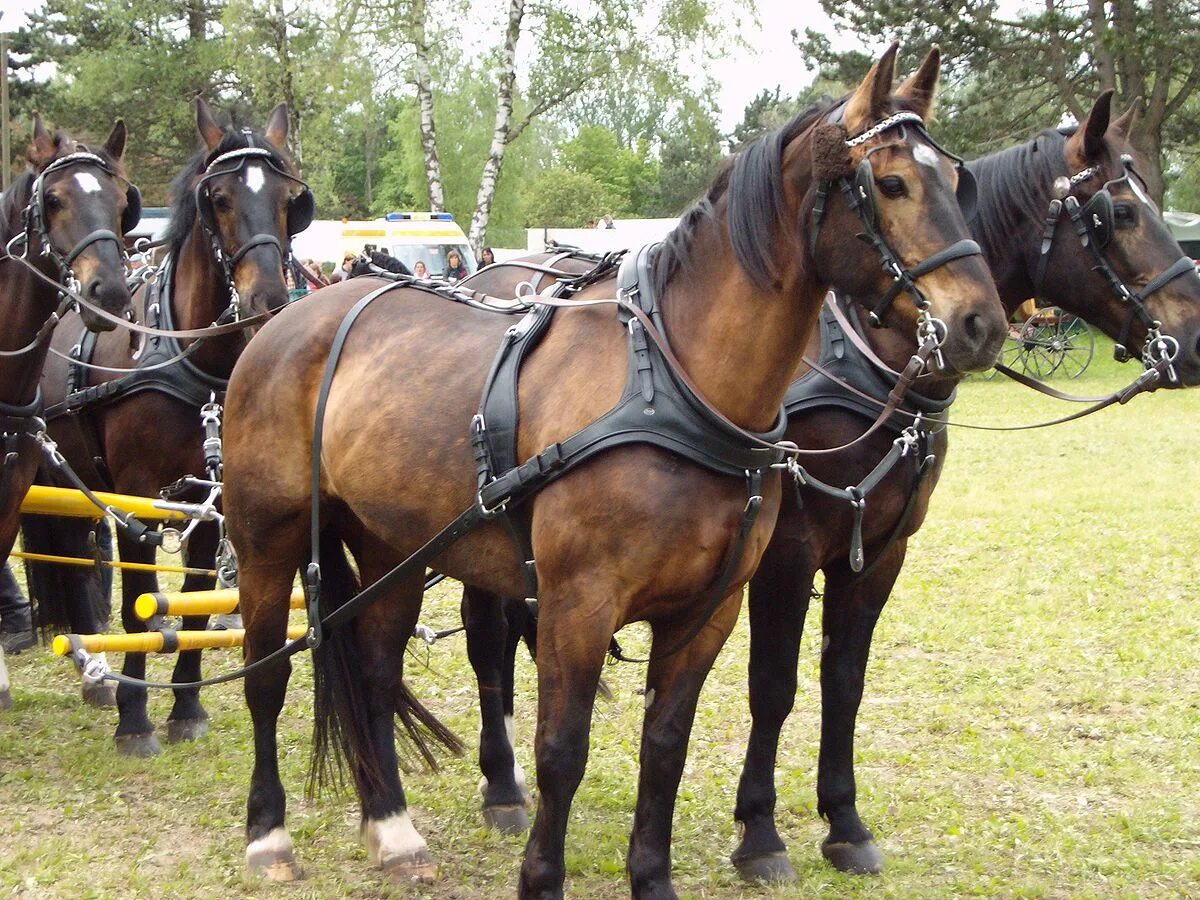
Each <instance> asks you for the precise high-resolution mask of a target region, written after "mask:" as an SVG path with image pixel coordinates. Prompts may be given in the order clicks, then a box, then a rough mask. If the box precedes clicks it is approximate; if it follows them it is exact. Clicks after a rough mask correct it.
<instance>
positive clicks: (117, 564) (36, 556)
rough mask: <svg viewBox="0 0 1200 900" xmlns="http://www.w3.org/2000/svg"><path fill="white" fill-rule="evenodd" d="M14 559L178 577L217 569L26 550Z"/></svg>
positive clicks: (213, 571)
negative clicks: (98, 565) (156, 573)
mask: <svg viewBox="0 0 1200 900" xmlns="http://www.w3.org/2000/svg"><path fill="white" fill-rule="evenodd" d="M8 555H9V556H11V557H13V558H14V559H27V560H29V561H30V562H44V563H55V564H57V565H62V566H86V567H88V568H89V569H90V568H91V567H93V566H95V565H96V563H97V562H99V564H100V565H102V566H108V567H109V568H112V569H132V570H133V571H135V572H173V573H175V574H176V575H213V576H215V575H216V574H217V572H216V569H192V568H189V567H188V566H159V565H155V564H153V563H133V562H121V561H120V560H115V559H101V560H94V559H84V558H83V557H82V556H52V555H51V554H49V553H30V552H28V551H26V550H14V551H13V552H12V553H10V554H8Z"/></svg>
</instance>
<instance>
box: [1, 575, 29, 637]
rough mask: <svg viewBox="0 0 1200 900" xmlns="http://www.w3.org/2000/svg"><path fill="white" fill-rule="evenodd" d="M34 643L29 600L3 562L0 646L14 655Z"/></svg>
mask: <svg viewBox="0 0 1200 900" xmlns="http://www.w3.org/2000/svg"><path fill="white" fill-rule="evenodd" d="M34 643H35V639H34V635H33V616H32V615H31V614H30V609H29V601H28V600H26V599H25V595H24V594H22V593H21V587H20V585H18V584H17V579H16V578H14V577H13V573H12V569H10V568H9V567H8V563H5V564H4V569H3V570H0V646H2V647H3V648H4V652H5V653H8V654H9V655H11V656H16V655H17V654H18V653H20V652H21V651H22V650H28V649H29V648H30V647H32V646H33V645H34Z"/></svg>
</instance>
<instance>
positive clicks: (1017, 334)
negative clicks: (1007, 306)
mask: <svg viewBox="0 0 1200 900" xmlns="http://www.w3.org/2000/svg"><path fill="white" fill-rule="evenodd" d="M1024 328H1025V326H1024V324H1021V325H1013V324H1011V323H1010V324H1009V326H1008V336H1007V337H1006V338H1005V339H1004V346H1003V347H1001V348H1000V359H999V360H998V361H999V362H1000V363H1001V364H1002V365H1005V366H1008V368H1010V369H1012V370H1013V371H1016V372H1020V371H1021V370H1022V369H1024V368H1025V362H1024V358H1025V345H1024V342H1023V341H1022V339H1021V332H1022V331H1023V330H1024ZM999 374H1000V370H999V369H996V368H991V369H988V370H987V371H986V372H984V373H983V378H985V379H987V380H988V381H991V380H992V379H993V378H995V377H996V376H997V375H999Z"/></svg>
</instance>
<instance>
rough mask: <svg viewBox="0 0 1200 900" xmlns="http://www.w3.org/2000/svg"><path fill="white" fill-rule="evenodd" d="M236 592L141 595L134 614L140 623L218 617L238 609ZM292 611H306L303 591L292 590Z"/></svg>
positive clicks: (230, 589) (136, 601) (229, 589)
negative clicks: (160, 617) (169, 618)
mask: <svg viewBox="0 0 1200 900" xmlns="http://www.w3.org/2000/svg"><path fill="white" fill-rule="evenodd" d="M237 603H238V592H237V588H226V589H224V590H217V591H187V592H179V593H161V592H157V591H156V592H154V593H152V594H142V595H141V596H139V597H138V598H137V599H136V600H135V601H133V611H134V612H135V613H137V616H138V618H139V619H141V620H143V621H149V620H150V619H152V618H154V617H155V616H218V615H222V614H223V613H231V612H233V611H234V610H235V609H237ZM291 608H292V609H304V591H303V590H301V589H300V588H294V589H293V590H292V599H291Z"/></svg>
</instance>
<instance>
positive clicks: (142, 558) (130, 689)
mask: <svg viewBox="0 0 1200 900" xmlns="http://www.w3.org/2000/svg"><path fill="white" fill-rule="evenodd" d="M117 546H118V548H119V550H120V554H121V559H122V560H123V561H125V562H140V563H153V562H154V547H147V546H145V545H143V544H139V543H136V542H135V541H132V540H130V539H129V538H127V537H126V536H125V535H124V534H123V533H122V534H119V535H118V536H117ZM156 590H158V578H157V577H156V576H155V574H154V573H153V572H139V571H134V570H131V569H126V570H125V572H124V574H123V576H122V578H121V624H122V625H123V626H124V628H125V631H126V633H128V634H138V633H141V632H144V631H146V623H145V622H143V621H142V620H141V619H140V618H138V616H137V613H135V612H134V609H133V604H134V601H135V600H136V599H137V598H138V596H139V595H141V594H145V593H151V592H153V591H156ZM121 672H122V674H124V675H126V676H128V677H129V678H138V679H144V678H145V677H146V654H144V653H126V654H125V662H124V664H123V665H122V666H121ZM146 694H147V691H146V688H144V687H137V686H134V685H129V684H120V685H118V686H117V716H118V719H117V731H116V734H115V735H114V739H115V740H116V745H117V752H118V753H120V754H121V755H122V756H156V755H158V754H159V753H161V752H162V748H161V747H160V746H159V743H158V738H157V737H155V735H154V725H153V724H152V723H151V722H150V716H149V715H148V713H147V710H146V700H147V696H146Z"/></svg>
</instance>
